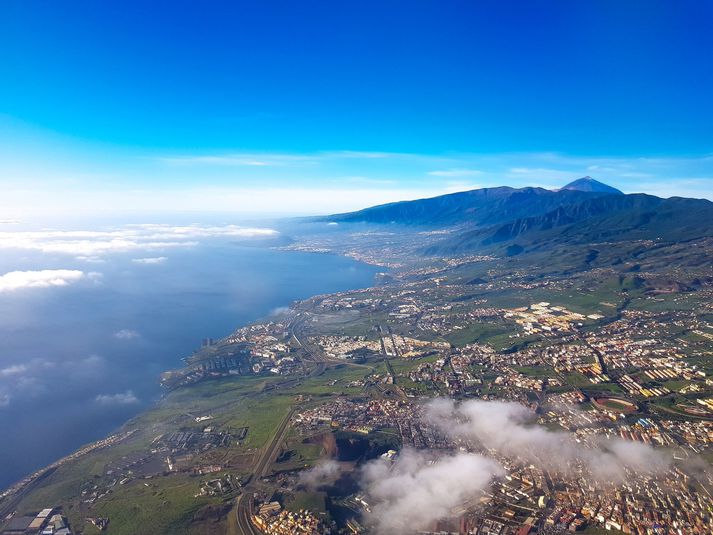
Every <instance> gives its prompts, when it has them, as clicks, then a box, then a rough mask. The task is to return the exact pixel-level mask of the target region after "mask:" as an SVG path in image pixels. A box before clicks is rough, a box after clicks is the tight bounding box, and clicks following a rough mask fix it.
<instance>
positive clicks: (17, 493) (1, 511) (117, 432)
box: [0, 246, 389, 518]
mask: <svg viewBox="0 0 713 535" xmlns="http://www.w3.org/2000/svg"><path fill="white" fill-rule="evenodd" d="M265 249H267V250H273V251H284V252H297V253H310V254H311V255H329V256H334V257H341V258H347V259H349V260H351V261H353V262H356V263H359V264H364V265H365V266H370V267H379V268H386V269H387V270H388V269H389V268H388V267H387V266H384V265H380V264H376V263H374V262H368V261H366V260H364V259H357V258H354V257H352V256H350V255H348V254H341V253H339V252H337V251H333V250H324V251H320V250H310V249H306V248H305V249H302V248H295V249H292V248H289V246H288V247H266V248H265ZM383 275H384V272H376V273H373V275H372V277H371V280H370V284H369V285H368V286H360V287H354V288H347V289H344V290H340V291H339V292H327V293H315V294H311V295H309V296H307V297H304V298H301V299H296V300H293V301H291V302H290V303H289V305H287V307H286V308H287V310H288V311H290V312H292V311H294V309H295V308H296V307H298V306H299V305H300V304H301V303H304V302H307V301H309V300H311V299H314V298H316V297H320V296H328V295H338V294H339V293H341V292H347V291H354V290H361V289H368V288H371V287H373V286H374V284H375V283H376V280H377V278H378V277H380V276H383ZM273 316H274V314H268V315H263V316H261V317H258V318H256V319H253V320H250V321H248V322H246V323H244V324H241V325H237V326H235V327H234V328H233V330H232V331H231V332H230V333H228V334H226V335H225V336H224V337H223V338H221V339H220V340H219V341H222V340H226V339H227V338H229V337H230V336H231V335H232V334H234V333H235V332H236V331H239V330H240V329H243V328H246V327H250V326H252V325H259V324H261V323H264V322H265V321H268V320H269V318H271V317H273ZM166 371H168V370H163V372H161V373H164V372H166ZM169 393H170V391H162V392H161V394H160V396H159V397H158V398H157V399H155V400H154V401H152V402H151V403H150V404H149V405H147V406H145V407H143V408H142V409H141V410H140V411H138V412H137V413H136V414H134V415H133V416H131V417H130V418H129V419H127V420H125V421H124V422H123V423H121V424H120V425H119V426H118V427H116V428H115V429H114V430H113V431H111V432H110V433H109V434H107V435H105V436H103V437H102V438H99V439H97V440H94V441H91V442H88V443H85V444H83V445H81V446H80V447H79V448H77V449H76V450H74V451H72V452H70V453H68V454H67V455H64V456H62V457H60V458H58V459H57V460H55V461H53V462H52V463H50V464H48V465H44V466H42V467H40V468H38V469H37V470H35V471H33V472H31V473H29V474H27V475H26V476H24V477H22V478H21V479H19V480H17V481H16V482H14V483H12V484H11V485H9V486H7V487H5V488H3V489H0V491H1V492H0V518H2V517H4V516H5V515H6V514H8V509H12V505H13V504H14V503H17V502H19V501H20V500H21V499H22V497H23V496H24V495H25V494H26V493H28V492H30V491H31V490H32V488H33V487H34V486H35V485H37V484H38V483H40V482H41V481H42V480H43V479H44V478H45V477H47V476H49V475H50V474H51V473H52V472H54V471H55V470H56V469H57V468H59V467H60V466H62V465H64V464H66V463H68V462H71V461H75V460H77V459H79V458H81V457H83V456H85V455H87V454H89V453H92V452H95V451H98V450H100V449H103V448H107V447H110V446H113V445H115V444H118V443H120V442H123V441H125V440H127V439H128V438H130V437H131V436H132V435H133V434H134V433H135V432H136V429H133V430H130V431H126V430H125V429H126V427H127V426H129V425H131V423H132V422H133V421H134V420H136V419H137V418H140V417H141V416H142V415H144V414H146V413H148V412H150V411H152V410H154V409H156V408H157V407H159V406H160V404H161V402H162V401H163V400H164V399H165V397H166V395H167V394H169ZM8 500H9V501H8Z"/></svg>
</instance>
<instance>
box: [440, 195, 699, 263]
mask: <svg viewBox="0 0 713 535" xmlns="http://www.w3.org/2000/svg"><path fill="white" fill-rule="evenodd" d="M706 236H713V203H711V202H710V201H707V200H702V199H684V198H680V197H672V198H670V199H661V198H659V197H654V196H652V195H644V194H635V195H606V196H601V197H597V198H592V199H588V200H585V201H583V202H581V203H579V204H575V205H569V206H562V207H559V208H557V209H555V210H552V211H551V212H548V213H547V214H543V215H541V216H535V217H528V218H520V219H517V220H514V221H510V222H507V223H503V224H501V225H493V226H491V227H489V228H486V229H477V230H472V231H467V232H462V233H459V234H457V235H455V236H452V237H450V238H449V239H447V240H444V241H443V242H441V243H438V244H436V245H435V246H432V247H430V248H429V250H428V251H427V253H428V254H454V253H463V252H470V251H474V250H481V249H485V248H492V247H493V246H497V245H501V246H507V245H508V244H509V245H510V246H512V245H516V247H514V249H513V250H516V251H521V250H524V249H526V248H527V247H532V246H534V245H537V246H538V247H543V246H545V245H546V244H552V243H558V244H563V243H573V244H574V243H594V242H602V241H607V242H612V241H622V240H657V241H664V242H671V243H672V242H680V241H687V240H692V239H696V238H701V237H706Z"/></svg>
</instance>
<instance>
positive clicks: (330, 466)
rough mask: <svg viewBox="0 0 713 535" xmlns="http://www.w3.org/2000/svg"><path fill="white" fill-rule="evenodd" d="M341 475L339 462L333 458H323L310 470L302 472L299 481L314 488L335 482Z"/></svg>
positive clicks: (309, 487)
mask: <svg viewBox="0 0 713 535" xmlns="http://www.w3.org/2000/svg"><path fill="white" fill-rule="evenodd" d="M338 477H339V463H338V462H336V461H333V460H331V459H326V460H321V461H320V462H318V463H317V464H316V465H314V467H312V468H310V469H309V470H304V471H303V472H301V473H300V480H299V483H300V484H301V485H304V486H305V487H307V488H308V489H311V490H314V489H317V488H318V487H320V486H322V485H327V484H329V483H334V481H335V480H336V479H337V478H338Z"/></svg>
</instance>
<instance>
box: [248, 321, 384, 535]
mask: <svg viewBox="0 0 713 535" xmlns="http://www.w3.org/2000/svg"><path fill="white" fill-rule="evenodd" d="M302 321H304V319H303V318H302V317H300V316H299V315H298V316H297V317H296V318H295V319H294V320H293V321H292V322H291V323H290V325H289V326H288V332H289V333H290V334H291V335H292V337H293V338H294V340H295V342H296V343H297V345H298V346H299V347H300V348H301V349H302V350H303V351H304V352H305V354H306V356H307V358H305V359H304V360H305V361H307V362H310V363H313V364H314V365H313V366H311V368H309V369H306V368H305V373H304V375H303V376H302V377H301V378H299V379H288V380H286V381H283V382H279V383H276V384H274V385H273V386H272V388H284V387H288V388H289V387H291V386H296V385H297V383H299V382H301V381H303V380H305V379H307V378H309V377H315V376H318V375H321V374H322V373H324V371H325V370H326V369H327V367H328V366H329V365H330V364H347V365H353V366H358V367H360V368H361V367H363V368H370V369H373V368H372V367H371V366H365V365H361V364H355V363H348V362H344V361H342V360H339V359H329V358H327V357H325V356H324V355H320V354H319V352H315V351H312V350H310V349H309V348H308V347H307V346H306V344H304V343H303V342H302V340H300V338H299V336H298V333H297V327H298V326H300V325H301V322H302ZM296 410H297V407H293V408H291V409H290V411H289V412H288V413H287V415H285V417H284V418H283V420H282V421H281V422H280V425H279V426H278V427H277V429H276V430H275V433H274V434H273V436H272V439H271V440H270V442H269V443H268V444H266V445H265V447H264V449H263V450H262V453H261V454H260V457H259V459H258V461H257V463H256V464H255V468H254V470H253V474H252V477H251V478H250V480H249V482H248V484H247V485H245V487H244V488H243V493H242V494H241V495H240V496H238V498H237V499H236V507H235V515H236V519H237V523H238V532H239V533H240V534H241V535H260V533H261V531H260V530H259V529H258V528H257V527H256V526H255V525H254V524H253V522H252V519H251V517H252V514H253V511H252V496H253V494H254V493H255V492H256V491H258V490H260V487H261V479H262V478H264V477H265V476H267V475H268V472H269V470H270V466H271V465H272V463H273V462H274V461H275V458H276V457H277V455H278V453H279V451H280V447H281V446H282V443H283V442H284V440H285V437H286V436H287V433H288V431H289V429H290V420H291V419H292V416H293V415H294V413H295V411H296ZM262 486H264V485H262Z"/></svg>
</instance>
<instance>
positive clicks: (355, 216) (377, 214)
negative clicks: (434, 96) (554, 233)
mask: <svg viewBox="0 0 713 535" xmlns="http://www.w3.org/2000/svg"><path fill="white" fill-rule="evenodd" d="M601 195H604V193H600V192H595V191H579V190H574V189H568V190H564V189H563V190H559V191H551V190H547V189H544V188H519V189H516V188H510V187H498V188H483V189H475V190H470V191H463V192H459V193H451V194H448V195H441V196H439V197H432V198H429V199H419V200H415V201H401V202H395V203H390V204H383V205H379V206H374V207H371V208H366V209H364V210H359V211H358V212H349V213H346V214H335V215H331V216H327V217H322V218H317V220H318V221H334V222H344V223H357V222H359V223H377V224H388V223H398V224H403V225H425V226H451V225H457V224H468V225H475V226H483V225H493V224H497V223H502V222H505V221H512V220H514V219H518V218H526V217H533V216H537V215H543V214H546V213H548V212H550V211H552V210H555V209H557V208H559V207H562V206H567V205H573V204H578V203H580V202H583V201H585V200H587V199H591V198H594V197H597V196H601Z"/></svg>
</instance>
